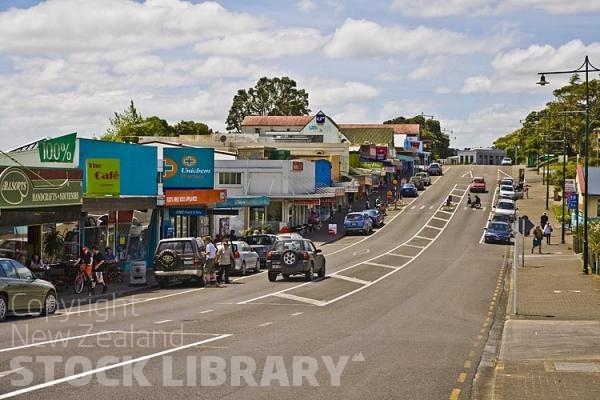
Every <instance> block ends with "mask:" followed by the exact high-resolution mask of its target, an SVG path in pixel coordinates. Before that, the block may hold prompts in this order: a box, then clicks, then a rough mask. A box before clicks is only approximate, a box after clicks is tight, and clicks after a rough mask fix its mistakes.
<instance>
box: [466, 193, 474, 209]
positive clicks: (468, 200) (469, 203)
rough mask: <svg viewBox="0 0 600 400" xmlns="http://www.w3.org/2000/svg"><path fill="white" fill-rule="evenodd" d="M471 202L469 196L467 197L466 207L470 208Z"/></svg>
mask: <svg viewBox="0 0 600 400" xmlns="http://www.w3.org/2000/svg"><path fill="white" fill-rule="evenodd" d="M472 202H473V200H471V194H468V195H467V207H469V206H471V203H472Z"/></svg>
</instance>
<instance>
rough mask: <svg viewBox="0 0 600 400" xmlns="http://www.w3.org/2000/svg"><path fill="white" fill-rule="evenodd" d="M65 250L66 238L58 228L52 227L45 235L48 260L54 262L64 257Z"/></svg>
mask: <svg viewBox="0 0 600 400" xmlns="http://www.w3.org/2000/svg"><path fill="white" fill-rule="evenodd" d="M64 251H65V238H64V236H63V234H62V233H60V232H58V231H57V230H56V228H52V229H50V230H49V231H48V232H46V235H45V236H44V254H46V257H48V262H50V263H54V262H56V260H58V259H60V257H62V255H63V253H64Z"/></svg>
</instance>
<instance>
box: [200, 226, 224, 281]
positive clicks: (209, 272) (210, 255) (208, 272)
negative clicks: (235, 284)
mask: <svg viewBox="0 0 600 400" xmlns="http://www.w3.org/2000/svg"><path fill="white" fill-rule="evenodd" d="M203 240H204V246H206V249H205V251H204V256H205V257H206V261H205V262H204V283H205V284H206V285H214V286H216V287H221V285H219V283H217V273H216V270H215V261H216V258H217V248H216V247H215V245H214V243H213V241H212V239H211V238H210V236H204V238H203Z"/></svg>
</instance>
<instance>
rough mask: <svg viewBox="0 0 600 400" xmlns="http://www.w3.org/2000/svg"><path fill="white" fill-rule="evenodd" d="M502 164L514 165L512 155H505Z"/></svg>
mask: <svg viewBox="0 0 600 400" xmlns="http://www.w3.org/2000/svg"><path fill="white" fill-rule="evenodd" d="M500 165H512V159H511V158H510V157H504V158H503V159H502V161H500Z"/></svg>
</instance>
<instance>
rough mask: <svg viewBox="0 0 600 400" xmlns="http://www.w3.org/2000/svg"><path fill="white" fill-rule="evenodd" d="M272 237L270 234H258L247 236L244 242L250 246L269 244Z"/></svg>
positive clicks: (271, 242)
mask: <svg viewBox="0 0 600 400" xmlns="http://www.w3.org/2000/svg"><path fill="white" fill-rule="evenodd" d="M274 241H275V240H274V238H273V237H272V236H267V235H260V236H248V237H247V238H246V243H248V244H249V245H250V246H270V245H272V244H273V242H274Z"/></svg>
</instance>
